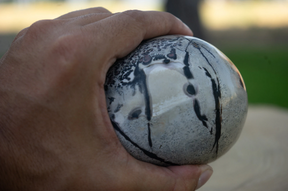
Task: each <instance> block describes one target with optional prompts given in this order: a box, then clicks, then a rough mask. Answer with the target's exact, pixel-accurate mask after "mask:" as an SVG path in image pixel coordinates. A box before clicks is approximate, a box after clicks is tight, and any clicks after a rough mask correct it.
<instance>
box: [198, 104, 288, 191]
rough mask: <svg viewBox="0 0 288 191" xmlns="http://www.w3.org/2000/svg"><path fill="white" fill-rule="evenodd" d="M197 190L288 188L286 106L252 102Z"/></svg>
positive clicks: (278, 189)
mask: <svg viewBox="0 0 288 191" xmlns="http://www.w3.org/2000/svg"><path fill="white" fill-rule="evenodd" d="M210 165H211V166H212V167H213V170H214V173H213V175H212V177H211V179H210V180H209V181H208V182H207V184H205V185H204V186H203V187H202V188H200V189H199V191H260V190H261V191H266V190H267V191H286V190H288V110H284V109H279V108H275V107H265V106H252V107H250V108H249V111H248V116H247V120H246V123H245V126H244V128H243V131H242V134H241V136H240V138H239V140H238V141H237V142H236V144H235V145H234V146H233V147H232V149H231V150H230V151H228V152H227V153H226V154H225V155H224V156H222V157H221V158H219V159H218V160H217V161H215V162H213V163H211V164H210Z"/></svg>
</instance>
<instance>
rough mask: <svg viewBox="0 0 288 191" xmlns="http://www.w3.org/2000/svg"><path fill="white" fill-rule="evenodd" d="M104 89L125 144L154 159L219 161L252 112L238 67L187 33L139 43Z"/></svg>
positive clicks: (142, 156) (139, 155)
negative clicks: (249, 109) (248, 114)
mask: <svg viewBox="0 0 288 191" xmlns="http://www.w3.org/2000/svg"><path fill="white" fill-rule="evenodd" d="M104 88H105V93H106V102H107V109H108V113H109V116H110V119H111V123H112V125H113V127H114V129H115V132H116V134H117V136H118V138H119V140H120V142H121V143H122V145H123V146H124V147H125V149H126V150H127V151H128V152H129V153H130V154H131V155H132V156H134V157H135V158H137V159H139V160H142V161H146V162H150V163H153V164H157V165H163V166H169V165H185V164H205V163H209V162H212V161H214V160H216V159H217V158H219V157H220V156H222V155H223V154H225V153H226V152H227V151H228V150H229V149H230V148H231V147H232V146H233V144H234V143H235V142H236V141H237V139H238V137H239V135H240V133H241V130H242V128H243V125H244V122H245V119H246V115H247V108H248V107H247V104H248V99H247V92H246V87H245V84H244V81H243V79H242V76H241V74H240V73H239V71H238V69H237V68H236V67H235V66H234V64H233V63H232V62H231V61H230V60H229V59H228V58H227V57H226V56H225V55H224V54H223V53H222V52H220V51H219V50H218V49H217V48H215V47H214V46H213V45H211V44H209V43H207V42H205V41H203V40H201V39H198V38H195V37H190V36H180V35H169V36H162V37H158V38H154V39H151V40H148V41H144V42H142V43H141V44H140V45H139V46H138V47H137V48H136V49H135V50H134V51H133V52H131V53H130V54H129V55H128V56H126V57H125V58H123V59H119V60H117V61H116V63H115V64H114V65H113V66H112V67H111V68H110V69H109V71H108V73H107V76H106V82H105V87H104Z"/></svg>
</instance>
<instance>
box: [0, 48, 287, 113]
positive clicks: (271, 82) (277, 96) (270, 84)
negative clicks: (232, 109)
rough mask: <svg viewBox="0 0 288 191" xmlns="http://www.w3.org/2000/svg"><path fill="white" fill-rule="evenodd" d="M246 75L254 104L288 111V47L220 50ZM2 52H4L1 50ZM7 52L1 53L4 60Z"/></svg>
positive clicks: (250, 101)
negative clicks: (278, 107) (277, 107)
mask: <svg viewBox="0 0 288 191" xmlns="http://www.w3.org/2000/svg"><path fill="white" fill-rule="evenodd" d="M219 49H220V50H221V51H222V52H224V53H225V54H226V55H227V56H228V57H229V58H230V59H231V60H232V62H233V63H234V64H235V65H236V66H237V68H238V69H239V70H240V73H241V74H242V76H243V78H244V81H245V84H246V88H247V92H248V99H249V103H250V104H269V105H277V106H280V107H284V108H288V51H287V50H288V46H279V47H276V46H275V45H273V46H270V47H269V46H265V48H261V47H260V48H259V47H247V46H245V47H222V48H221V47H219ZM0 50H1V49H0ZM3 54H4V52H3V51H2V52H1V51H0V57H1V56H2V55H3Z"/></svg>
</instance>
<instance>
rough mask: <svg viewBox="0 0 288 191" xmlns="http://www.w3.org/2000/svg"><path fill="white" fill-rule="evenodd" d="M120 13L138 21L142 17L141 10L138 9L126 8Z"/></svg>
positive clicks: (141, 19)
mask: <svg viewBox="0 0 288 191" xmlns="http://www.w3.org/2000/svg"><path fill="white" fill-rule="evenodd" d="M122 14H123V15H125V16H128V17H129V18H130V19H132V20H135V21H138V22H141V21H143V19H144V14H143V11H139V10H127V11H124V12H122Z"/></svg>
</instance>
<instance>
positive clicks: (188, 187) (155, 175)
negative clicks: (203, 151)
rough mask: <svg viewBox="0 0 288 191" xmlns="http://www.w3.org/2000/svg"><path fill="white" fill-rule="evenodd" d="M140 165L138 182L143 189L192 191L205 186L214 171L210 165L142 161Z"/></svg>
mask: <svg viewBox="0 0 288 191" xmlns="http://www.w3.org/2000/svg"><path fill="white" fill-rule="evenodd" d="M143 165H144V167H143ZM140 166H141V167H140V168H141V170H139V169H138V173H137V174H138V176H137V178H140V179H141V181H137V182H138V186H140V187H141V188H143V190H157V191H160V190H163V191H167V190H173V191H180V190H181V191H192V190H196V189H198V188H200V187H201V186H203V185H204V184H205V183H206V182H207V181H208V179H209V178H210V177H211V175H212V173H213V170H212V168H211V167H210V166H209V165H183V166H170V167H159V166H155V165H151V164H149V163H142V165H140ZM136 169H137V168H136ZM134 170H135V168H134ZM143 170H144V171H143ZM139 182H140V184H141V185H139Z"/></svg>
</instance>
